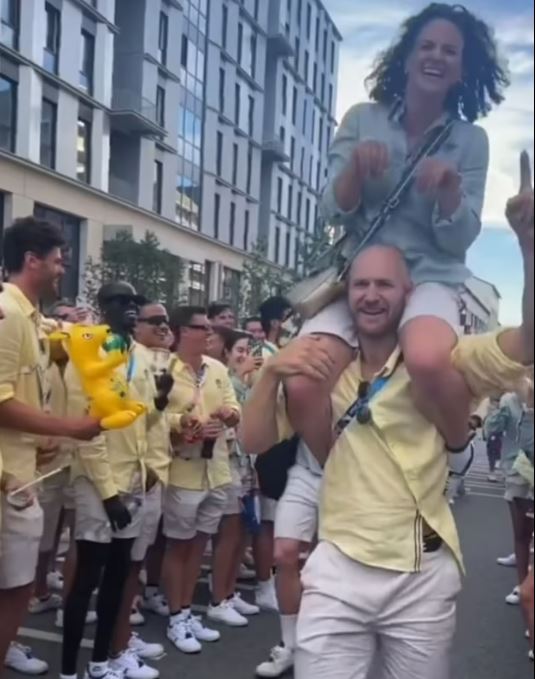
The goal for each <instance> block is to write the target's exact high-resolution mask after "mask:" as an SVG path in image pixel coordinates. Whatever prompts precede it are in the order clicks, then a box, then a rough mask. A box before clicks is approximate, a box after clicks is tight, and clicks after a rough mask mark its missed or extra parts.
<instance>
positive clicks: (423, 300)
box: [300, 283, 461, 349]
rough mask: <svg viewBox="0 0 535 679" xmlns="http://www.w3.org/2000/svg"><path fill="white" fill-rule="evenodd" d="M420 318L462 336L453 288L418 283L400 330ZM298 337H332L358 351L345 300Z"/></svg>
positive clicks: (308, 324)
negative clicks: (442, 323) (439, 323)
mask: <svg viewBox="0 0 535 679" xmlns="http://www.w3.org/2000/svg"><path fill="white" fill-rule="evenodd" d="M420 316H433V317H434V318H440V319H442V320H443V321H446V323H448V324H449V325H450V326H451V328H452V329H453V330H454V331H455V332H456V334H458V335H460V334H461V327H460V306H459V295H458V292H457V290H456V289H455V288H452V287H449V286H447V285H443V284H442V283H421V284H420V285H418V286H416V288H415V289H414V292H413V293H412V295H411V296H410V298H409V301H408V302H407V307H406V309H405V313H404V314H403V318H402V319H401V324H400V328H402V327H403V326H404V325H406V324H407V323H408V322H409V321H412V320H414V319H415V318H420ZM300 334H301V335H313V334H317V335H334V336H335V337H339V338H340V339H343V340H344V342H346V343H347V344H349V346H351V347H354V348H355V349H356V348H358V345H359V343H358V339H357V334H356V331H355V325H354V323H353V319H352V318H351V314H350V311H349V306H348V303H347V300H346V299H341V300H339V301H338V302H334V303H333V304H330V305H329V306H328V307H326V308H325V309H323V310H322V311H320V312H319V314H317V315H316V316H314V318H311V319H310V320H308V321H306V322H305V323H304V324H303V328H302V329H301V333H300Z"/></svg>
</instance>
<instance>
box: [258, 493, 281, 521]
mask: <svg viewBox="0 0 535 679" xmlns="http://www.w3.org/2000/svg"><path fill="white" fill-rule="evenodd" d="M276 515H277V500H272V499H271V498H270V497H264V496H263V495H261V496H260V521H261V522H262V523H275V516H276Z"/></svg>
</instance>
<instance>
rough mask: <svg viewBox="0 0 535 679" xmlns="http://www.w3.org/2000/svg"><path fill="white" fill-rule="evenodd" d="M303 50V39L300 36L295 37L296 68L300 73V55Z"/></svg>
mask: <svg viewBox="0 0 535 679" xmlns="http://www.w3.org/2000/svg"><path fill="white" fill-rule="evenodd" d="M300 52H301V41H300V40H299V38H296V39H295V70H296V71H297V72H298V73H299V56H300V54H299V53H300Z"/></svg>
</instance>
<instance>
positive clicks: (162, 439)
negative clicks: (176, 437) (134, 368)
mask: <svg viewBox="0 0 535 679" xmlns="http://www.w3.org/2000/svg"><path fill="white" fill-rule="evenodd" d="M135 351H136V352H137V354H138V355H139V356H140V360H142V361H143V362H144V363H145V365H146V366H147V367H148V368H149V370H150V373H151V380H152V383H153V385H155V381H154V380H155V368H159V367H160V366H159V365H158V366H154V361H153V354H152V352H151V351H150V350H149V349H147V348H146V347H144V346H143V345H142V344H137V343H136V345H135ZM155 396H156V389H155V387H154V396H153V402H154V397H155ZM170 431H171V430H170V425H169V417H168V415H167V411H164V412H163V413H159V412H158V411H156V410H154V408H153V411H152V413H149V417H148V428H147V455H146V458H145V462H146V464H147V467H150V468H151V469H152V470H153V471H155V472H156V474H157V475H158V478H159V479H160V481H161V482H162V483H163V485H164V486H166V485H167V484H168V483H169V467H170V466H171V441H170V440H169V435H170Z"/></svg>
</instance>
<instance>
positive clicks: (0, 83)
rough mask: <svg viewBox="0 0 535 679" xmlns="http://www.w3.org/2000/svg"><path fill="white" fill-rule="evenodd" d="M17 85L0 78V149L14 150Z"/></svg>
mask: <svg viewBox="0 0 535 679" xmlns="http://www.w3.org/2000/svg"><path fill="white" fill-rule="evenodd" d="M16 116H17V84H16V83H14V82H13V81H12V80H8V79H7V78H4V77H2V76H0V149H6V151H14V150H15V130H16Z"/></svg>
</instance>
